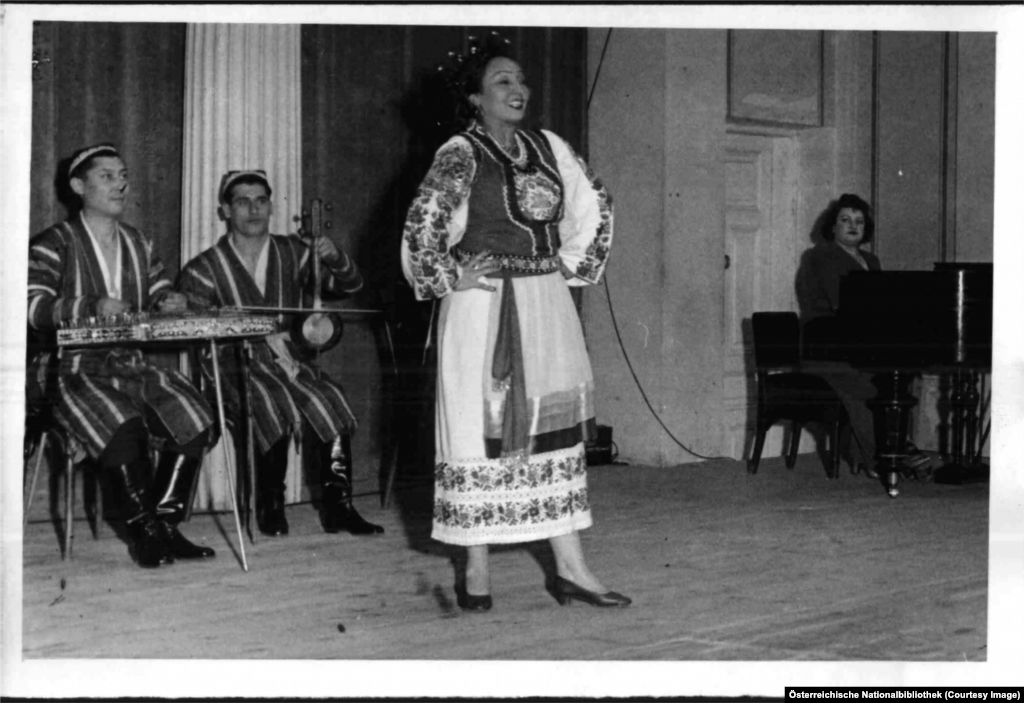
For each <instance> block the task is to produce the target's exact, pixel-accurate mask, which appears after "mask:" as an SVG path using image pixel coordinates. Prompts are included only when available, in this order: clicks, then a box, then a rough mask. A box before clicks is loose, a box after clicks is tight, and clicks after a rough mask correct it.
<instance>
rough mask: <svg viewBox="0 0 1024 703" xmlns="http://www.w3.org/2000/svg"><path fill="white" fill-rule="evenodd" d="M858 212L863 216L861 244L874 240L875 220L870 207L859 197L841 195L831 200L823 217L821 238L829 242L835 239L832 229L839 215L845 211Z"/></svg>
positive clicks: (848, 194)
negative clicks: (823, 224)
mask: <svg viewBox="0 0 1024 703" xmlns="http://www.w3.org/2000/svg"><path fill="white" fill-rule="evenodd" d="M845 208H849V209H850V210H858V211H860V213H861V214H862V215H864V239H862V240H861V243H862V244H867V243H868V242H870V241H871V240H872V239H874V238H875V218H873V217H872V216H871V206H870V205H868V203H867V201H866V200H864V199H863V198H861V197H860V196H859V195H854V194H853V193H843V194H842V195H840V196H839V198H838V199H836V200H833V201H832V202H831V203H830V204H829V206H828V210H827V212H826V215H825V226H824V227H823V228H822V230H821V236H822V238H823V239H824V240H825V241H828V242H831V241H833V240H834V239H835V238H836V235H835V232H834V231H833V228H834V227H835V226H836V221H837V220H838V219H839V213H840V212H841V211H842V210H843V209H845Z"/></svg>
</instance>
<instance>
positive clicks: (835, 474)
mask: <svg viewBox="0 0 1024 703" xmlns="http://www.w3.org/2000/svg"><path fill="white" fill-rule="evenodd" d="M842 428H843V423H842V421H840V420H836V422H835V425H833V427H832V454H831V455H830V457H831V459H832V476H831V477H830V478H839V473H840V472H839V467H840V451H839V433H840V432H841V431H842Z"/></svg>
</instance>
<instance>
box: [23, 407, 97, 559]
mask: <svg viewBox="0 0 1024 703" xmlns="http://www.w3.org/2000/svg"><path fill="white" fill-rule="evenodd" d="M25 431H26V443H25V457H24V458H25V461H26V462H27V461H28V460H29V459H31V457H32V454H35V455H36V460H35V466H34V468H33V469H32V477H31V479H30V481H29V488H28V493H27V495H26V496H25V510H24V520H23V523H22V527H24V526H25V525H28V516H29V512H30V510H31V508H32V502H33V500H34V498H35V493H36V485H37V483H38V481H39V473H40V470H41V468H42V464H43V459H44V458H46V454H47V449H48V448H50V449H57V445H59V447H60V454H61V457H62V459H63V464H64V472H63V473H64V529H63V537H64V540H63V542H64V544H63V547H64V549H63V550H62V552H61V559H62V560H64V559H68V558H69V557H71V545H72V540H73V539H74V536H75V466H76V465H75V460H74V451H73V450H72V449H71V448H70V446H69V443H68V436H67V433H66V432H65V431H64V429H63V428H62V427H61V426H60V425H58V424H57V422H56V421H54V420H53V418H52V416H50V415H49V414H48V413H47V412H46V411H45V410H43V411H40V414H35V413H33V412H32V411H31V409H30V410H29V413H28V418H27V422H26V430H25ZM36 437H38V439H35V438H36ZM50 456H51V457H53V456H54V454H52V453H51V455H50ZM78 466H81V467H83V468H84V467H85V466H86V464H85V463H84V462H83V463H82V464H78ZM90 477H91V475H89V474H87V475H86V479H85V480H86V481H88V480H89V479H90ZM94 498H95V496H94ZM51 505H52V503H51ZM85 513H86V518H87V519H88V521H89V528H90V531H91V532H92V536H93V539H99V524H100V516H99V510H98V509H97V507H96V504H95V500H93V502H92V503H90V501H89V499H88V498H86V501H85ZM54 519H55V520H56V519H57V518H56V517H55V518H54Z"/></svg>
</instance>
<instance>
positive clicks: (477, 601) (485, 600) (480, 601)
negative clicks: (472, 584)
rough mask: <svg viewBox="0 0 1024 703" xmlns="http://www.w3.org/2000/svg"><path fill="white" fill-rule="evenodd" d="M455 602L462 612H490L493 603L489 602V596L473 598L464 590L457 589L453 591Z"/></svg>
mask: <svg viewBox="0 0 1024 703" xmlns="http://www.w3.org/2000/svg"><path fill="white" fill-rule="evenodd" d="M455 602H456V603H458V604H459V607H460V608H462V609H463V610H490V609H491V606H492V605H494V601H493V600H491V596H490V594H488V595H486V596H474V595H473V594H472V593H467V592H466V589H465V588H458V589H456V590H455Z"/></svg>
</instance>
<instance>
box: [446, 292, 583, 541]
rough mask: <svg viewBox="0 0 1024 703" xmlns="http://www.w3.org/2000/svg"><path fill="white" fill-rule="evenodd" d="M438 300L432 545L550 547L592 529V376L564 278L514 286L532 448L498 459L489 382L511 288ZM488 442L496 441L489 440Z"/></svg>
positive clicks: (497, 397)
mask: <svg viewBox="0 0 1024 703" xmlns="http://www.w3.org/2000/svg"><path fill="white" fill-rule="evenodd" d="M489 283H492V284H494V285H496V287H497V288H498V290H497V292H493V293H492V292H488V291H483V290H480V289H472V290H467V291H461V292H457V293H453V294H451V295H449V296H447V297H446V298H445V299H444V300H443V301H442V303H441V313H440V316H439V320H438V340H439V341H438V393H437V425H436V438H437V456H436V459H435V476H434V482H435V494H434V526H433V534H432V536H433V538H434V539H437V540H439V541H441V542H445V543H448V544H457V545H463V546H470V545H478V544H508V543H515V542H527V541H532V540H539V539H547V538H549V537H556V536H559V535H563V534H568V533H570V532H573V531H574V530H581V529H584V528H587V527H590V525H591V524H592V518H591V513H590V500H589V496H588V494H587V475H586V453H585V451H584V440H585V439H587V438H588V435H589V432H590V431H592V427H593V424H594V405H593V388H594V382H593V374H592V372H591V367H590V360H589V359H588V357H587V352H586V347H585V344H584V341H583V331H582V329H581V327H580V323H579V317H578V316H577V313H576V308H575V306H574V305H573V302H572V297H571V296H570V295H569V290H568V286H567V285H566V283H565V280H564V279H563V278H562V275H561V274H560V273H557V272H556V273H554V274H550V275H544V276H530V277H524V278H514V279H512V281H511V285H513V286H515V288H514V292H515V296H516V306H517V308H518V310H519V328H520V337H521V340H522V352H523V362H524V376H525V383H526V396H527V405H528V411H529V418H530V438H531V443H530V444H531V446H530V449H529V450H528V451H527V452H525V453H524V454H522V455H519V456H513V457H499V456H496V455H495V447H494V442H493V438H494V430H495V428H496V427H500V426H501V421H500V420H501V413H502V407H503V403H502V393H503V391H502V390H501V388H500V387H497V386H496V384H495V383H494V379H493V378H492V376H491V366H492V364H491V361H492V359H493V356H494V345H495V338H496V336H497V328H498V321H499V320H498V312H499V307H500V301H501V287H502V285H504V283H503V281H500V280H496V279H492V280H490V281H489ZM488 440H490V441H488Z"/></svg>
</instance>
